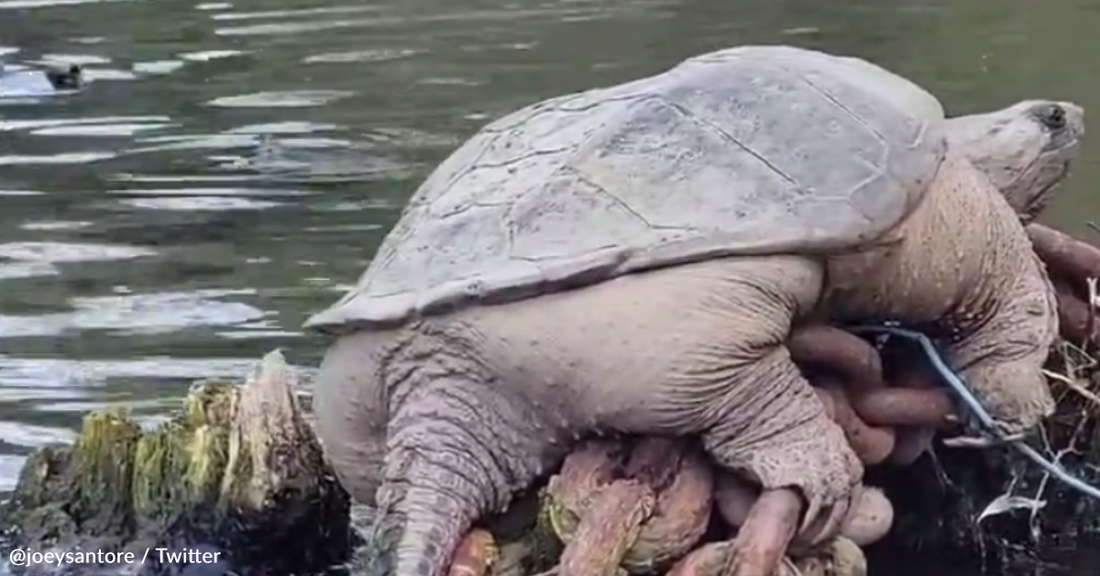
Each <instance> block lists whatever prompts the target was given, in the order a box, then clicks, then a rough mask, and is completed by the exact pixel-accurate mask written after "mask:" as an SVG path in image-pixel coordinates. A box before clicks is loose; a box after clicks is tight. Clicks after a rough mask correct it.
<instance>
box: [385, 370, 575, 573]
mask: <svg viewBox="0 0 1100 576" xmlns="http://www.w3.org/2000/svg"><path fill="white" fill-rule="evenodd" d="M440 366H442V367H451V368H453V366H450V365H449V364H448V363H447V362H443V361H440V362H422V363H420V365H419V366H417V367H413V368H411V369H410V370H409V371H408V372H406V373H404V374H402V375H403V379H402V380H401V382H400V383H398V384H397V385H395V386H394V387H393V388H392V390H391V397H392V398H394V399H395V403H396V409H395V410H394V411H393V414H392V417H391V420H390V425H389V429H388V433H387V445H386V448H387V452H386V457H385V465H384V469H383V483H382V486H381V488H379V490H378V495H377V503H378V514H379V520H378V521H377V526H378V532H377V533H376V534H375V535H374V536H373V537H372V538H371V540H376V541H377V543H376V544H375V545H376V546H379V547H380V550H379V553H378V555H377V559H376V562H377V563H378V566H377V567H376V568H378V572H379V573H382V574H386V575H387V576H440V575H442V574H445V573H446V569H447V568H448V566H449V565H450V564H451V561H452V558H453V554H454V553H455V551H456V549H458V547H459V544H460V542H461V540H462V538H463V536H464V534H465V533H466V532H467V531H468V530H469V529H470V528H471V526H472V524H473V522H474V521H476V520H477V519H478V518H480V517H481V516H483V515H485V514H488V513H493V512H498V511H503V510H504V508H505V507H506V506H507V505H508V504H509V503H510V501H511V499H512V496H513V493H512V490H513V489H518V488H519V487H523V486H527V485H529V484H530V483H531V482H532V481H533V480H534V479H535V477H536V476H537V475H538V474H539V473H540V472H541V471H542V470H541V466H542V465H543V464H544V463H545V460H544V458H545V457H546V455H547V454H549V453H550V446H551V444H552V441H553V438H552V437H551V436H550V435H549V434H546V433H543V434H539V433H537V430H536V429H537V428H540V427H541V430H542V431H544V432H545V431H546V430H549V428H547V427H545V426H542V423H541V421H540V420H539V419H538V417H537V414H535V413H533V411H532V410H530V409H529V407H528V406H526V405H525V404H523V403H522V402H519V401H518V400H517V399H516V398H514V397H513V396H510V395H508V394H507V393H506V392H504V391H498V390H490V389H487V388H486V387H485V385H484V384H483V383H482V382H481V381H480V380H479V379H477V378H475V377H473V375H467V374H466V373H465V372H462V371H457V370H450V369H444V370H440V369H438V368H439V367H440ZM368 572H371V573H373V572H374V569H369V570H368Z"/></svg>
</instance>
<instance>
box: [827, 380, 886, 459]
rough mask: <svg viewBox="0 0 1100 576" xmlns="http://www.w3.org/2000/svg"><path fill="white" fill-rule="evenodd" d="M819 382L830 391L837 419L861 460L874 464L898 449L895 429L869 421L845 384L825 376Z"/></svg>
mask: <svg viewBox="0 0 1100 576" xmlns="http://www.w3.org/2000/svg"><path fill="white" fill-rule="evenodd" d="M815 383H816V384H817V385H818V386H819V388H820V389H821V390H823V391H825V392H826V393H827V394H828V395H829V398H830V402H831V404H832V412H833V421H834V422H836V423H837V425H838V426H840V428H841V430H843V431H844V436H845V437H846V438H847V439H848V443H849V444H850V445H851V447H852V450H853V451H854V452H855V453H856V456H858V457H859V459H860V461H861V462H863V463H864V464H866V465H869V466H870V465H875V464H879V463H881V462H883V461H884V460H886V457H887V456H889V455H890V453H891V452H892V451H893V450H894V430H893V429H892V428H889V427H872V426H869V425H867V423H866V422H864V421H863V419H862V418H860V417H859V415H858V414H856V412H855V410H853V409H852V406H851V404H849V402H848V395H847V393H846V391H845V389H844V387H843V386H841V385H840V383H839V382H837V381H836V380H833V379H825V378H822V379H818V380H816V381H815Z"/></svg>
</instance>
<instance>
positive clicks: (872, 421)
mask: <svg viewBox="0 0 1100 576" xmlns="http://www.w3.org/2000/svg"><path fill="white" fill-rule="evenodd" d="M851 405H852V409H854V410H855V412H856V414H858V415H859V417H860V419H862V420H863V421H864V422H866V423H867V425H869V426H890V427H892V426H932V427H937V428H948V427H950V426H952V425H953V422H954V420H953V419H952V416H953V415H954V414H955V407H954V405H953V404H952V402H951V398H950V397H949V396H948V395H947V392H946V391H945V390H943V389H932V388H926V389H920V388H883V389H882V390H875V391H873V392H868V393H867V394H863V395H861V396H856V397H854V398H853V399H852V400H851Z"/></svg>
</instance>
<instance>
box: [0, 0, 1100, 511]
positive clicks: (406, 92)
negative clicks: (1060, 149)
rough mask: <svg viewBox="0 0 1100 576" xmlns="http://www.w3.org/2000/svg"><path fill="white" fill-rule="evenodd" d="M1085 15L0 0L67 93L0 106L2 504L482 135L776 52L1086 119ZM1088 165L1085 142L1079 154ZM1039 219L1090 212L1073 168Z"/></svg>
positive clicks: (257, 327) (236, 355)
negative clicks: (760, 52) (67, 85)
mask: <svg viewBox="0 0 1100 576" xmlns="http://www.w3.org/2000/svg"><path fill="white" fill-rule="evenodd" d="M1097 7H1098V6H1097V5H1096V3H1095V2H1092V1H1088V0H1065V1H1063V2H1059V3H1056V4H1051V3H1046V4H1042V5H1040V4H1037V3H1035V2H1033V1H1030V0H1002V1H1001V2H996V3H990V2H986V1H984V0H953V1H951V2H948V1H947V0H925V1H921V2H917V1H915V0H907V1H903V2H889V3H884V2H879V1H872V0H845V1H844V2H833V3H824V4H823V3H819V2H811V1H810V0H783V1H776V0H743V1H741V2H735V3H728V2H709V1H703V0H611V1H608V0H601V1H595V0H545V1H537V2H513V1H510V0H462V1H461V2H457V3H449V4H448V3H440V2H427V1H425V0H404V1H402V2H397V1H396V0H375V1H372V2H369V3H349V2H342V1H341V0H263V1H260V0H239V1H235V2H187V1H183V2H126V1H122V0H115V1H108V0H0V38H3V39H4V43H5V46H3V47H0V59H2V60H3V61H4V62H5V63H11V64H17V65H18V64H20V63H22V64H25V65H28V66H37V65H39V64H42V63H47V62H75V63H79V64H81V65H83V66H84V67H85V70H86V72H85V75H86V76H85V77H86V78H87V79H88V82H89V83H88V86H87V89H86V90H84V91H83V92H82V93H80V94H77V95H67V96H62V97H34V98H24V97H18V98H10V99H0V491H3V490H5V489H7V488H8V487H10V485H11V483H12V481H13V479H14V475H15V473H16V471H17V469H18V466H19V464H20V462H21V461H22V460H21V459H22V457H23V456H24V455H25V454H27V453H28V451H29V450H31V449H33V447H35V446H37V445H40V444H41V443H43V442H49V441H54V440H65V439H68V438H70V437H71V434H72V431H73V430H75V429H76V428H77V426H78V425H79V415H80V411H81V410H85V409H87V408H90V407H94V406H100V405H103V404H104V403H106V402H109V401H111V402H123V403H127V404H130V405H132V406H134V407H135V409H137V410H138V413H139V414H141V415H143V417H148V418H154V417H156V416H158V415H163V414H164V412H165V411H166V410H168V409H169V408H171V407H172V406H174V402H176V399H178V398H179V397H180V395H182V394H183V392H184V391H185V390H186V385H187V383H188V382H189V381H190V380H192V379H195V378H198V377H207V376H221V377H239V376H241V375H243V374H244V373H245V370H246V368H247V367H248V366H250V363H251V361H252V360H253V359H256V358H259V357H260V356H261V355H262V354H263V353H264V352H266V351H268V350H270V349H271V348H275V347H287V351H288V353H289V354H290V357H291V359H292V360H295V361H297V362H299V363H300V364H303V365H312V364H315V363H316V361H317V358H318V354H319V352H320V350H321V349H322V344H323V343H322V342H321V341H320V340H318V339H315V338H311V337H307V336H303V335H302V334H301V333H300V332H299V330H298V327H299V325H300V323H301V321H302V320H303V319H304V318H305V317H306V316H307V315H308V313H309V312H310V311H311V310H316V309H318V308H320V307H322V306H324V305H326V304H328V303H329V302H330V301H331V300H332V299H333V298H335V297H336V295H338V293H339V292H340V291H341V290H343V289H345V288H346V287H347V285H348V284H349V283H351V282H354V280H355V278H356V277H357V276H358V274H359V273H360V272H361V270H362V268H363V267H364V266H365V265H366V263H367V262H368V261H369V259H370V256H371V253H372V250H373V247H374V246H375V245H376V244H377V243H378V241H379V240H380V239H381V238H382V236H383V234H384V233H385V231H386V230H387V229H388V227H389V226H390V225H391V224H392V223H393V221H394V220H395V219H396V217H397V214H398V212H399V210H400V209H401V206H402V202H403V200H404V198H405V197H406V196H407V195H408V194H409V193H410V192H411V190H412V189H413V188H414V187H415V186H416V184H417V183H418V181H419V180H420V179H421V178H423V176H424V175H425V174H426V172H427V170H429V169H430V168H431V166H433V165H434V164H435V163H437V162H438V161H439V160H440V159H441V158H442V157H443V156H445V155H446V154H447V153H448V152H449V151H450V150H451V149H453V147H455V146H456V145H457V144H458V143H459V142H461V140H462V139H464V138H465V137H466V136H468V135H469V134H471V133H472V132H473V131H475V130H476V129H477V128H478V127H479V126H480V125H481V124H483V123H484V122H485V121H486V120H487V119H489V118H493V117H496V116H498V115H501V114H503V113H505V112H508V111H510V110H512V109H514V108H516V107H518V106H521V105H524V104H527V103H530V102H532V101H535V100H538V99H542V98H545V97H548V96H551V95H555V94H560V93H563V92H568V91H573V90H579V89H583V88H588V87H592V86H598V85H605V84H610V83H615V82H621V81H624V80H626V79H629V78H633V77H637V76H641V75H645V74H650V73H653V72H655V71H657V70H659V69H661V68H664V67H666V66H669V65H671V64H672V63H674V62H676V61H678V60H681V59H683V58H685V57H687V56H689V55H693V54H696V53H699V52H702V51H706V50H712V49H715V48H718V47H722V46H728V45H732V44H736V43H748V42H790V43H797V44H800V45H804V46H810V47H819V48H825V49H830V50H837V51H844V52H851V53H856V54H860V55H863V56H865V57H869V58H873V59H875V60H878V61H880V62H882V63H884V64H886V65H887V66H889V67H891V68H894V69H896V70H898V71H899V72H902V73H904V74H906V75H908V76H910V77H912V78H914V79H915V80H917V81H919V82H921V83H923V84H925V85H927V86H928V87H929V88H931V89H933V90H934V91H935V92H936V93H937V94H940V95H941V97H942V98H943V99H944V100H945V102H946V104H947V106H948V108H949V110H951V111H952V112H953V113H964V112H969V111H972V110H976V109H981V108H992V107H998V106H1002V105H1004V104H1006V103H1008V102H1010V101H1014V100H1017V99H1021V98H1023V97H1028V96H1043V97H1047V98H1066V99H1072V100H1076V101H1079V102H1082V103H1083V104H1085V105H1086V107H1091V108H1100V80H1097V77H1096V75H1095V74H1090V73H1089V71H1088V70H1087V69H1085V68H1084V67H1083V65H1082V63H1081V61H1080V60H1081V58H1082V57H1084V56H1085V55H1087V54H1089V53H1091V52H1093V51H1094V50H1095V48H1096V47H1097V46H1096V44H1098V43H1100V40H1097V39H1096V36H1095V35H1092V34H1090V33H1088V31H1089V30H1094V29H1096V27H1097V26H1100V10H1097ZM1091 156H1092V154H1091V153H1090V152H1088V151H1086V158H1088V157H1091ZM1077 172H1078V174H1077V176H1076V177H1075V178H1074V180H1073V182H1072V183H1071V187H1070V190H1068V191H1067V192H1066V193H1065V194H1064V197H1063V198H1062V199H1061V200H1060V201H1059V202H1058V204H1057V205H1056V206H1055V207H1054V211H1055V217H1056V218H1059V217H1060V218H1061V221H1062V223H1063V224H1066V225H1069V226H1075V225H1077V224H1080V222H1078V220H1079V219H1081V218H1083V216H1082V215H1089V216H1092V217H1096V216H1098V215H1100V202H1097V201H1096V200H1095V199H1094V198H1093V193H1092V191H1091V188H1090V186H1089V185H1088V183H1089V182H1091V181H1094V180H1095V179H1096V177H1097V176H1100V168H1098V166H1097V164H1096V162H1095V161H1093V160H1088V161H1086V162H1085V163H1082V164H1081V165H1080V166H1079V168H1078V170H1077Z"/></svg>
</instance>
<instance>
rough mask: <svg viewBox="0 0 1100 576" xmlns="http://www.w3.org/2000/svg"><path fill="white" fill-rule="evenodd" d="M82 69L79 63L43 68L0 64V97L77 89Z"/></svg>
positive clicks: (40, 94) (80, 83) (79, 84)
mask: <svg viewBox="0 0 1100 576" xmlns="http://www.w3.org/2000/svg"><path fill="white" fill-rule="evenodd" d="M83 85H84V70H83V69H82V68H81V67H80V65H79V64H69V65H67V66H64V65H61V66H49V67H47V68H46V69H45V70H36V69H33V68H26V67H22V66H19V67H12V66H8V67H4V66H2V65H0V97H2V96H45V95H50V94H54V93H57V92H71V91H75V90H79V89H80V88H81V87H82V86H83Z"/></svg>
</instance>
